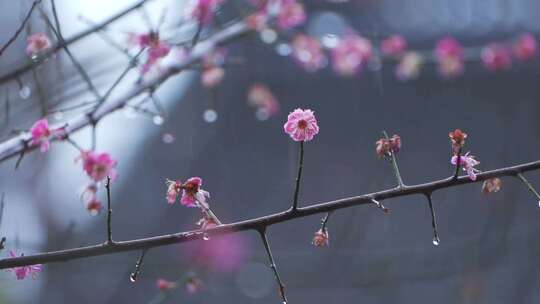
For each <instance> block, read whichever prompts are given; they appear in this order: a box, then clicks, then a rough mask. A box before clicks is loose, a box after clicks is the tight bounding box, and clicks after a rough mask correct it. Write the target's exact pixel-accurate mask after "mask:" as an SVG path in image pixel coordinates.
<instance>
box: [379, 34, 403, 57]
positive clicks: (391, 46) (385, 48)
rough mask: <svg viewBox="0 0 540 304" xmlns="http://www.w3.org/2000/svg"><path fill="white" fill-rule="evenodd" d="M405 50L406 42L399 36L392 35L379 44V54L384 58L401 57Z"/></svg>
mask: <svg viewBox="0 0 540 304" xmlns="http://www.w3.org/2000/svg"><path fill="white" fill-rule="evenodd" d="M406 50H407V40H405V38H403V36H401V35H392V36H390V37H388V38H386V39H384V40H383V41H382V42H381V52H382V54H383V55H386V56H394V57H397V56H401V55H402V54H403V53H404V52H405V51H406Z"/></svg>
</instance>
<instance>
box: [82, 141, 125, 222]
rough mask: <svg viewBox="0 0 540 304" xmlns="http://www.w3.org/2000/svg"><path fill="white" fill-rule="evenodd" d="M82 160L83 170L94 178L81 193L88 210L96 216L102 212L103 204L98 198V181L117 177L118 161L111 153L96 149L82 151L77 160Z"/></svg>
mask: <svg viewBox="0 0 540 304" xmlns="http://www.w3.org/2000/svg"><path fill="white" fill-rule="evenodd" d="M79 159H80V160H82V166H83V170H84V172H85V173H86V175H88V177H89V178H90V179H91V180H92V182H91V183H90V184H89V185H88V186H87V187H86V189H85V190H84V191H83V193H82V195H81V200H82V201H83V203H84V205H85V207H86V210H87V211H88V212H89V213H90V215H92V216H95V215H98V214H99V213H100V212H101V209H102V206H103V204H102V203H101V201H100V200H99V199H98V198H97V189H98V183H100V182H101V181H103V180H105V179H106V178H107V177H109V178H111V179H112V180H114V179H116V177H117V173H116V165H117V164H118V162H117V161H116V160H115V159H113V158H112V157H111V156H110V155H109V153H99V152H95V151H82V152H81V155H80V156H79V157H78V158H77V160H79Z"/></svg>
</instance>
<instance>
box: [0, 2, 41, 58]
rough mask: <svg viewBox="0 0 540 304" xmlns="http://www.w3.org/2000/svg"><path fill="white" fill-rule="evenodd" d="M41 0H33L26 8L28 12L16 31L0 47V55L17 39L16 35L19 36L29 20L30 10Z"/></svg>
mask: <svg viewBox="0 0 540 304" xmlns="http://www.w3.org/2000/svg"><path fill="white" fill-rule="evenodd" d="M40 2H41V0H35V1H34V2H33V3H32V7H30V9H29V10H28V13H27V14H26V16H25V17H24V19H23V21H22V22H21V24H20V25H19V28H18V29H17V31H15V34H13V36H11V38H9V40H8V41H7V42H6V44H4V45H3V46H2V48H0V56H2V54H3V53H4V51H5V50H7V48H8V47H9V46H10V45H11V44H12V43H13V42H14V41H15V40H17V37H19V35H20V34H21V32H22V31H23V29H24V27H25V26H26V23H27V22H28V20H30V17H31V16H32V12H33V11H34V9H35V8H36V6H37V5H38V4H39V3H40Z"/></svg>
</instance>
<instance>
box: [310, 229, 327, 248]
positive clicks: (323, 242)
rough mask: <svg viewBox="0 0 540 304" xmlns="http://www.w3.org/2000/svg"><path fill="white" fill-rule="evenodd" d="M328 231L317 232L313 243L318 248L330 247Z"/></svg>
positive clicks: (320, 230)
mask: <svg viewBox="0 0 540 304" xmlns="http://www.w3.org/2000/svg"><path fill="white" fill-rule="evenodd" d="M328 238H329V236H328V229H326V228H325V229H324V230H323V229H319V231H317V232H315V236H314V237H313V241H312V242H311V243H312V244H313V245H315V246H316V247H326V246H328V243H329V242H328Z"/></svg>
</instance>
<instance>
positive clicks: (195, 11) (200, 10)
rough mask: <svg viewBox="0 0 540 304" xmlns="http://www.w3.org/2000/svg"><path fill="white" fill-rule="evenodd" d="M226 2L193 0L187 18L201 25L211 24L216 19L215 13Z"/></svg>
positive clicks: (222, 0) (219, 0)
mask: <svg viewBox="0 0 540 304" xmlns="http://www.w3.org/2000/svg"><path fill="white" fill-rule="evenodd" d="M224 1H225V0H191V2H190V3H189V5H188V9H187V10H186V12H187V17H188V18H191V19H194V20H196V21H197V22H198V23H199V24H205V25H206V24H209V23H210V22H212V19H213V17H214V11H215V10H216V9H217V7H218V6H219V5H221V4H222V3H223V2H224Z"/></svg>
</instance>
